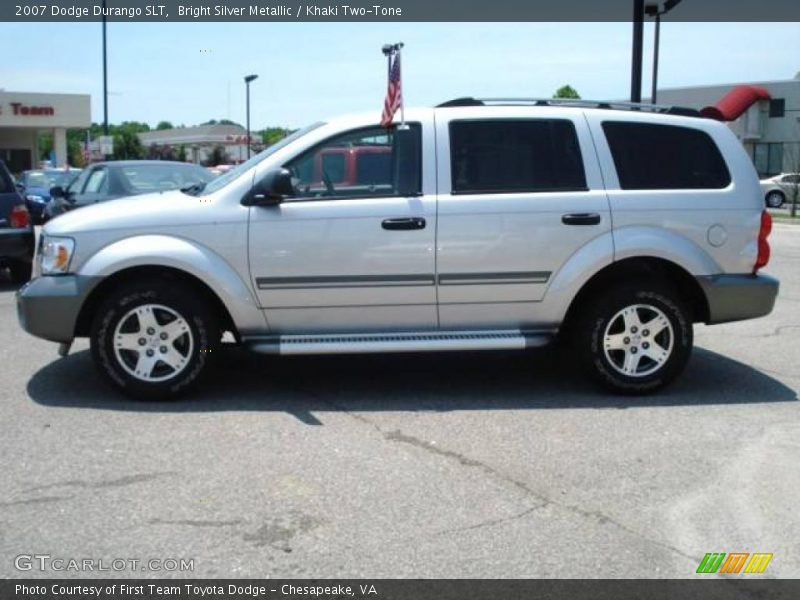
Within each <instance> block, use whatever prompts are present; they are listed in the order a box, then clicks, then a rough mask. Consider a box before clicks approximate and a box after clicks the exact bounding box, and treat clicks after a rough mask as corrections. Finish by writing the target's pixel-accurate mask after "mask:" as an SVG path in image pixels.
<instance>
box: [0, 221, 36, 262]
mask: <svg viewBox="0 0 800 600" xmlns="http://www.w3.org/2000/svg"><path fill="white" fill-rule="evenodd" d="M35 238H36V236H35V235H34V233H33V229H31V228H28V229H10V228H8V229H7V228H3V229H0V260H2V259H4V258H11V259H14V260H26V261H28V262H30V261H32V260H33V248H34V244H35Z"/></svg>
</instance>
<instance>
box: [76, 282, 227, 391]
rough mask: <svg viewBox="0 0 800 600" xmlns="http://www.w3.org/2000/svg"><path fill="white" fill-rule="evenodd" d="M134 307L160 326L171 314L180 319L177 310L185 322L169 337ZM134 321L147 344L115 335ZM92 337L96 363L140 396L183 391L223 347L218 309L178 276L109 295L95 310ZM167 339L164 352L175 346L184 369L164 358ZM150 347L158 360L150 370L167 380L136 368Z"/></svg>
mask: <svg viewBox="0 0 800 600" xmlns="http://www.w3.org/2000/svg"><path fill="white" fill-rule="evenodd" d="M159 307H160V308H159ZM135 309H138V310H139V311H144V313H148V314H149V315H152V318H154V319H155V320H156V326H158V327H161V326H163V325H169V324H170V319H173V320H174V321H175V322H177V321H178V319H177V318H174V316H175V315H178V317H179V318H182V319H183V325H184V326H185V327H183V330H182V332H181V333H179V334H177V335H175V336H174V338H172V339H167V341H166V342H164V341H162V340H163V338H161V339H160V338H159V334H157V332H156V331H155V330H154V335H152V336H151V335H150V334H149V333H148V332H147V331H145V330H144V328H143V327H142V323H143V322H142V321H139V317H138V314H137V315H132V314H131V313H132V311H134V310H135ZM170 311H172V313H170ZM122 321H124V322H122ZM121 322H122V323H121ZM131 326H133V332H132V333H131V335H133V336H136V337H138V342H137V343H141V340H146V343H145V344H143V345H142V348H144V350H141V349H140V348H137V349H136V350H135V351H134V350H129V349H126V348H122V349H120V350H116V349H115V335H116V336H117V339H122V336H123V335H128V333H127V332H130V331H131ZM118 327H119V330H118ZM126 328H127V329H126ZM162 333H165V334H166V332H162ZM90 338H91V351H92V358H93V359H94V362H95V365H96V366H97V368H98V369H99V370H100V372H101V373H102V374H103V375H104V377H105V378H106V379H107V380H108V381H109V382H110V383H111V384H112V385H113V386H114V387H116V388H118V389H120V390H121V391H122V392H124V393H125V394H127V395H129V396H131V397H133V398H136V399H139V400H165V399H172V398H175V397H177V396H179V395H181V394H182V393H184V392H186V391H187V390H189V389H191V388H192V387H193V386H195V385H196V384H197V383H198V382H199V381H200V380H201V377H202V376H203V375H204V374H205V373H206V372H207V371H208V370H209V367H210V363H211V362H212V360H213V359H214V358H215V356H216V355H217V354H218V353H219V344H220V338H221V332H220V329H219V325H218V319H217V317H216V315H215V314H214V312H213V311H212V310H211V308H210V306H209V305H208V303H207V302H205V301H204V300H203V299H202V297H201V296H199V295H198V294H197V293H196V291H194V290H192V289H191V288H190V287H184V286H181V285H180V284H175V283H174V282H166V281H161V280H154V281H146V282H142V283H139V284H135V285H129V286H126V287H124V288H121V289H119V290H118V291H115V292H113V293H112V294H111V295H110V296H108V297H107V298H105V300H104V301H103V302H102V303H101V305H100V307H99V308H98V310H97V312H96V314H95V317H94V321H93V323H92V328H91V334H90ZM161 344H165V345H163V346H162V345H161ZM166 344H169V349H168V352H169V353H170V354H168V355H167V354H165V356H168V357H169V356H172V353H173V350H174V351H175V352H176V354H174V356H176V357H179V358H180V359H181V365H180V368H179V369H176V368H173V367H170V366H169V365H168V364H167V363H166V362H161V360H160V359H159V353H160V352H163V351H164V350H163V348H166V347H167V346H166ZM148 351H150V352H152V353H153V354H151V355H150V357H152V356H153V355H155V356H156V358H150V360H151V361H153V360H155V361H156V362H155V363H154V364H153V365H152V366H149V365H148V368H149V371H148V372H149V373H150V374H152V375H153V376H154V377H156V376H157V377H161V378H162V380H152V379H148V377H149V376H146V375H145V376H143V377H137V376H136V375H135V374H134V373H133V372H131V371H136V370H137V369H138V367H139V364H140V363H138V362H137V360H138V358H139V357H142V358H143V355H142V354H141V353H142V352H148ZM142 372H143V373H144V370H143V371H142ZM170 372H172V373H173V374H172V375H170Z"/></svg>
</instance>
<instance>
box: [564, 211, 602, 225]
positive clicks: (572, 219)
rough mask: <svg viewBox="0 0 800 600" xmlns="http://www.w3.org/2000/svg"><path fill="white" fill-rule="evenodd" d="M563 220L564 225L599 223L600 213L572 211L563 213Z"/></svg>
mask: <svg viewBox="0 0 800 600" xmlns="http://www.w3.org/2000/svg"><path fill="white" fill-rule="evenodd" d="M561 222H562V223H563V224H564V225H597V224H598V223H599V222H600V215H598V214H597V213H572V214H569V215H562V216H561Z"/></svg>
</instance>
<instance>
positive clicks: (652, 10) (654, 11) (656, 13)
mask: <svg viewBox="0 0 800 600" xmlns="http://www.w3.org/2000/svg"><path fill="white" fill-rule="evenodd" d="M680 3H681V0H666V2H664V8H663V9H661V10H659V8H658V4H648V5H647V6H646V7H645V13H647V16H648V17H655V20H656V23H655V37H654V39H653V81H652V92H651V94H650V102H651V103H652V104H655V103H656V101H657V99H658V52H659V45H660V42H661V15H665V14H667V13H668V12H669V11H671V10H672V9H673V8H675V7H676V6H677V5H678V4H680Z"/></svg>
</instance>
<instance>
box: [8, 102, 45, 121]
mask: <svg viewBox="0 0 800 600" xmlns="http://www.w3.org/2000/svg"><path fill="white" fill-rule="evenodd" d="M9 104H10V105H11V112H12V114H14V115H18V116H21V117H53V116H55V114H56V109H55V108H53V107H52V106H28V105H26V104H22V102H9Z"/></svg>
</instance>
